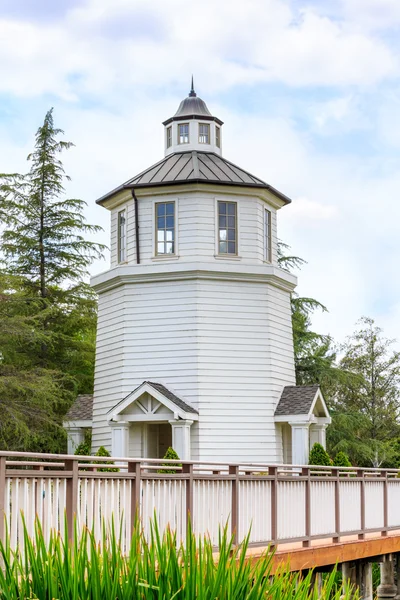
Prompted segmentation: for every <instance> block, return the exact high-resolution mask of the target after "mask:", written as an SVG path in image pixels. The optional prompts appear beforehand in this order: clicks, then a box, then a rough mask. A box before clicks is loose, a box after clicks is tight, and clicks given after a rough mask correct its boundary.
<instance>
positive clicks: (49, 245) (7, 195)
mask: <svg viewBox="0 0 400 600" xmlns="http://www.w3.org/2000/svg"><path fill="white" fill-rule="evenodd" d="M62 133H63V132H62V131H61V130H60V129H56V128H55V127H54V123H53V113H52V110H50V111H49V112H48V113H47V114H46V117H45V120H44V123H43V125H42V126H41V127H39V129H38V132H37V134H36V142H35V148H34V151H33V153H32V154H30V155H29V156H28V160H29V161H30V163H31V168H30V170H29V172H28V173H27V174H24V175H21V174H17V173H14V174H8V175H7V174H3V175H0V221H1V222H2V229H1V233H0V241H1V252H2V257H1V264H2V269H1V272H0V320H1V324H0V334H1V335H0V369H1V371H0V405H1V404H4V405H7V408H8V411H9V423H10V425H7V423H8V421H7V422H5V423H4V426H3V437H2V438H1V437H0V444H1V445H2V446H3V447H7V448H9V449H26V450H27V449H32V450H40V449H43V450H48V451H49V450H50V449H51V450H52V451H58V452H59V451H64V450H65V445H66V437H65V433H64V431H63V429H62V417H63V415H64V414H65V412H66V410H67V409H68V407H69V405H70V404H71V402H72V400H73V398H74V396H76V394H77V393H90V392H91V391H92V386H93V369H94V349H95V344H94V342H95V330H96V296H95V294H94V293H93V292H92V290H91V289H90V287H89V286H88V284H87V283H86V281H85V278H86V277H87V275H88V273H87V269H88V266H89V265H90V264H91V263H92V262H93V260H95V259H96V258H99V257H100V256H101V255H102V250H103V246H101V245H99V244H97V243H96V242H93V241H90V240H87V239H86V236H89V235H91V234H94V233H96V232H97V231H99V227H96V226H91V225H88V224H87V223H86V221H85V218H84V216H83V214H82V213H83V209H84V205H85V203H84V202H83V201H82V200H77V199H68V198H66V197H65V191H64V182H65V180H68V177H67V176H66V175H65V173H64V169H63V166H62V162H61V160H60V153H61V152H62V151H64V150H66V149H68V148H70V147H71V145H72V144H71V143H69V142H65V141H60V140H59V137H60V135H61V134H62ZM17 384H18V385H17ZM14 430H18V431H19V434H18V435H16V436H14V435H13V434H12V431H14ZM7 432H9V433H7ZM29 432H31V433H32V436H29ZM50 438H51V439H50ZM32 445H33V447H32Z"/></svg>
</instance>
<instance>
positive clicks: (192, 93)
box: [189, 75, 196, 97]
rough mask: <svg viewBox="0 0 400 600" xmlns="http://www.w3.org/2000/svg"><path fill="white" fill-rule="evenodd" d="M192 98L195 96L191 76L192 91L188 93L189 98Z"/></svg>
mask: <svg viewBox="0 0 400 600" xmlns="http://www.w3.org/2000/svg"><path fill="white" fill-rule="evenodd" d="M193 96H196V92H195V91H194V85H193V75H192V89H191V90H190V92H189V97H193Z"/></svg>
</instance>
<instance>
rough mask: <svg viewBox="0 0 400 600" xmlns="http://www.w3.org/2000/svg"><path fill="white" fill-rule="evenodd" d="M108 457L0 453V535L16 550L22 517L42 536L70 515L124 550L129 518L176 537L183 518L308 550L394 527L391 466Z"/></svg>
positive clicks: (395, 484)
mask: <svg viewBox="0 0 400 600" xmlns="http://www.w3.org/2000/svg"><path fill="white" fill-rule="evenodd" d="M112 460H113V461H114V463H115V464H114V465H111V466H110V464H109V461H110V459H107V458H100V457H79V456H69V455H53V454H33V453H10V452H0V517H2V515H4V516H5V518H4V519H3V518H0V537H3V536H4V529H5V527H6V528H7V529H8V531H9V533H10V536H11V544H12V546H13V547H16V545H17V544H18V541H19V540H20V539H21V536H22V527H23V525H22V522H23V521H22V520H23V519H24V520H25V523H26V526H27V528H28V531H29V532H30V533H32V532H33V529H34V521H35V517H36V516H38V518H39V519H40V521H41V525H42V528H43V531H44V533H45V535H46V536H49V535H50V531H51V530H52V529H55V530H57V531H60V532H61V534H62V535H65V515H66V520H67V525H68V530H69V532H72V530H73V523H74V519H75V518H76V521H77V524H78V527H79V528H82V527H88V528H89V529H90V530H93V531H94V533H95V535H96V537H97V538H98V539H100V537H101V532H102V523H103V522H105V523H106V524H107V523H111V520H112V518H113V519H114V522H115V523H116V524H118V526H119V525H120V524H122V540H121V542H122V544H123V547H124V548H125V549H128V547H129V542H130V537H131V531H132V526H133V522H134V518H135V514H136V513H138V514H139V516H140V518H141V521H142V524H143V527H144V530H145V532H146V533H147V534H149V533H150V522H151V520H152V519H153V518H154V516H156V517H157V519H158V522H159V525H160V527H161V528H162V529H163V528H165V527H166V526H167V525H169V526H170V527H171V528H172V529H174V530H176V532H177V537H178V539H179V540H184V539H185V534H186V527H187V523H188V520H189V519H190V520H191V524H192V529H193V530H194V532H195V533H196V534H199V535H203V534H207V535H209V536H210V537H211V539H212V541H213V542H214V543H217V541H218V532H219V529H220V527H223V526H225V525H226V524H227V526H228V528H229V531H230V533H231V534H232V535H233V536H234V537H235V540H236V541H237V542H240V541H241V540H242V539H243V538H244V537H245V535H247V533H248V531H249V530H251V532H250V543H251V544H252V545H267V544H271V545H278V544H284V543H289V542H301V543H302V544H303V545H304V546H308V545H309V544H310V541H311V540H313V539H319V538H332V540H333V542H338V541H339V540H340V539H342V538H344V537H346V536H351V535H352V536H354V535H357V536H358V538H359V539H363V538H364V537H365V536H366V534H368V533H372V532H375V533H376V532H378V533H380V534H381V535H383V536H385V535H387V533H388V531H390V530H394V529H400V478H399V476H400V475H399V473H400V471H397V470H394V469H359V468H342V467H311V466H299V465H268V464H265V465H264V464H260V463H237V464H226V463H219V462H208V463H204V462H202V463H197V462H193V461H180V462H179V465H178V466H177V465H176V463H175V464H174V462H173V461H166V460H164V459H162V460H156V459H133V458H128V459H127V458H113V459H112ZM95 461H96V462H95ZM167 462H171V463H172V464H171V466H170V467H169V468H166V466H165V463H167ZM102 463H104V464H102ZM107 463H108V464H107ZM107 469H108V470H107ZM167 470H169V471H173V472H166V471H167Z"/></svg>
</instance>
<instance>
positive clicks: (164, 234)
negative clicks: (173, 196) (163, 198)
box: [156, 202, 175, 256]
mask: <svg viewBox="0 0 400 600" xmlns="http://www.w3.org/2000/svg"><path fill="white" fill-rule="evenodd" d="M156 254H157V255H161V256H162V255H165V254H175V202H157V203H156Z"/></svg>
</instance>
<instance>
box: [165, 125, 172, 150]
mask: <svg viewBox="0 0 400 600" xmlns="http://www.w3.org/2000/svg"><path fill="white" fill-rule="evenodd" d="M166 131H167V139H166V146H167V148H171V146H172V125H170V126H169V127H167V130H166Z"/></svg>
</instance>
